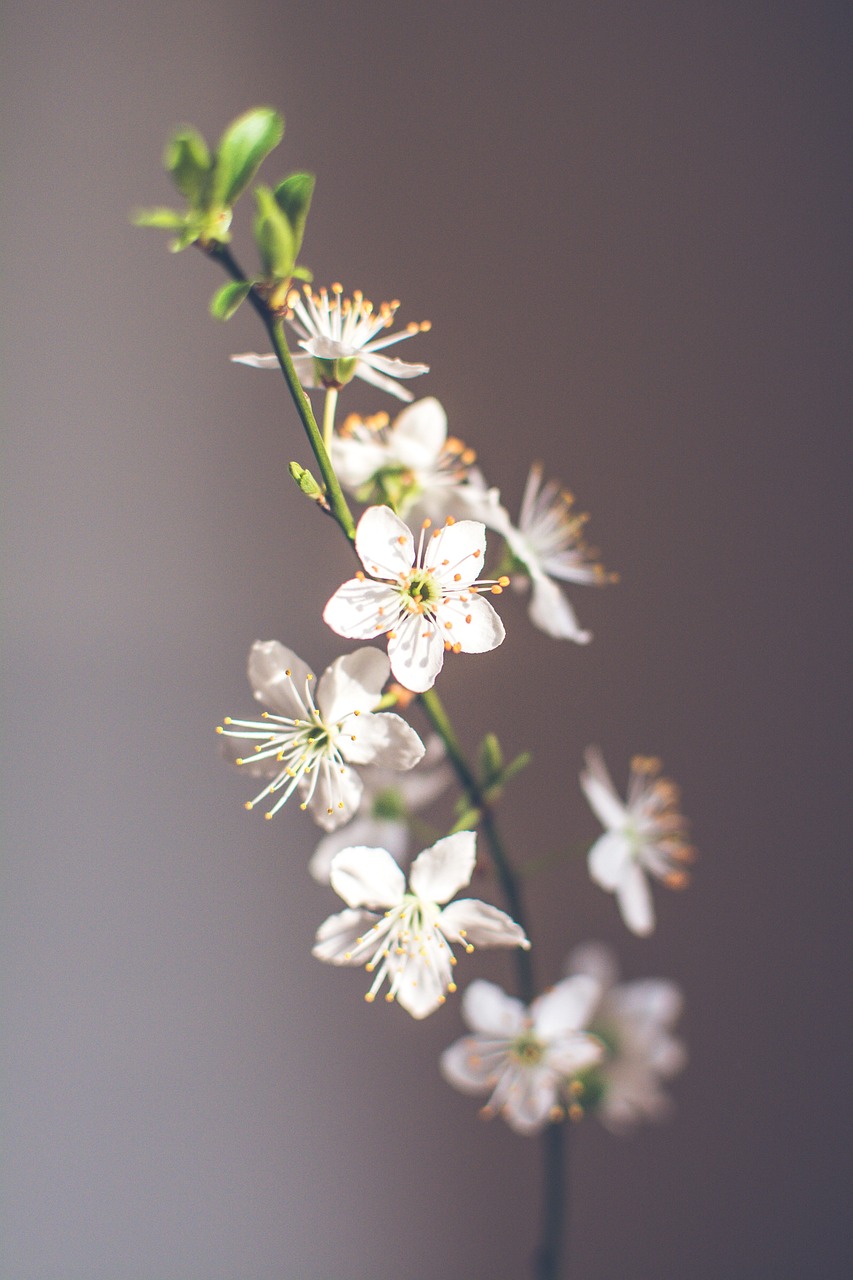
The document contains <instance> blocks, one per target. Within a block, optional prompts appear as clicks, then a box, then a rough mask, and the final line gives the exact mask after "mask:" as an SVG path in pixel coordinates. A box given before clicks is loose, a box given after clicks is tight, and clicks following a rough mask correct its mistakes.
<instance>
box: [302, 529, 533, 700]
mask: <svg viewBox="0 0 853 1280" xmlns="http://www.w3.org/2000/svg"><path fill="white" fill-rule="evenodd" d="M427 523H428V522H425V526H424V528H422V529H421V533H420V540H419V543H418V547H417V549H416V548H415V542H414V538H413V536H412V533H411V530H410V529H409V528H408V526H407V525H405V524H404V523H403V521H402V520H401V519H400V517H399V516H396V515H395V514H394V512H393V511H392V510H391V509H390V507H368V509H367V511H365V512H364V514H363V515H362V517H361V519H360V520H359V522H358V528H357V530H356V538H355V548H356V551H357V552H358V555H359V558H360V559H361V562H362V564H363V565H364V572H361V573H358V574H356V576H355V577H354V578H351V579H350V580H349V581H348V582H345V583H344V584H343V586H341V587H339V588H338V590H337V591H336V592H335V594H334V595H333V596H332V598H331V600H329V602H328V604H327V605H326V608H325V610H324V611H323V617H324V619H325V621H326V622H327V623H328V625H329V626H330V627H331V628H332V630H333V631H336V632H337V633H338V635H341V636H348V637H349V638H350V639H352V640H372V639H374V638H376V637H377V636H380V635H382V634H385V635H387V637H388V656H389V658H390V660H391V670H392V671H393V673H394V676H395V678H396V679H397V680H398V681H399V682H400V684H402V685H404V686H405V687H406V688H407V689H411V690H412V691H414V692H415V693H422V692H423V691H424V690H426V689H430V688H432V686H433V684H434V683H435V678H436V676H437V675H438V673H439V671H440V670H441V667H442V664H443V662H444V654H445V651H446V650H448V651H449V650H452V651H453V652H455V653H485V652H486V651H487V650H489V649H494V648H496V647H497V645H499V644H500V643H501V641H502V640H503V638H504V628H503V623H502V622H501V620H500V618H499V617H498V615H497V614H496V613H495V611H494V609H493V608H492V606H491V605H490V604H489V602H488V601H487V600H484V599H483V598H482V596H481V595H480V591H481V590H483V589H484V588H485V589H488V590H490V591H491V592H493V593H500V591H501V590H502V589H503V586H505V585H506V584H507V583H508V581H509V580H508V579H507V578H503V579H500V580H499V581H498V582H494V581H484V580H480V579H477V573H478V571H479V570H480V568H481V567H482V564H483V554H484V552H485V549H486V531H485V527H484V526H483V524H482V523H480V522H479V521H476V520H459V521H448V523H447V524H445V525H442V526H441V527H440V528H437V529H434V530H433V531H432V532H431V533H429V534H427ZM366 575H369V576H366Z"/></svg>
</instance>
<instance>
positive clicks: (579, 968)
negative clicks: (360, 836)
mask: <svg viewBox="0 0 853 1280" xmlns="http://www.w3.org/2000/svg"><path fill="white" fill-rule="evenodd" d="M364 843H365V844H366V843H367V841H365V842H364ZM566 973H567V974H568V975H572V974H575V973H585V974H588V975H589V977H590V978H595V980H596V982H597V983H598V985H599V986H600V988H601V990H602V992H606V991H608V990H609V989H610V987H612V986H613V985H614V983H616V982H617V981H618V980H619V966H618V964H617V962H616V956H615V955H614V953H613V949H612V948H611V947H608V946H606V945H605V944H604V943H603V942H583V943H581V945H580V946H578V947H574V948H573V949H572V951H571V953H570V954H569V958H568V960H567V961H566Z"/></svg>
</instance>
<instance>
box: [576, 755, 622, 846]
mask: <svg viewBox="0 0 853 1280" xmlns="http://www.w3.org/2000/svg"><path fill="white" fill-rule="evenodd" d="M584 759H585V760H586V768H585V769H583V770H582V772H581V778H580V782H581V786H582V788H583V791H584V795H585V796H586V798H587V800H588V801H589V805H590V808H591V809H592V811H593V813H594V814H595V816H596V817H597V818H598V820H599V822H600V823H601V825H602V826H603V827H607V828H608V829H609V830H611V831H613V830H619V829H620V828H622V827H624V826H625V823H626V821H627V818H628V811H627V809H626V808H625V805H624V804H623V803H622V801H621V800H620V799H619V796H618V794H617V791H616V788H615V787H614V785H613V780H612V779H611V777H610V774H609V772H608V769H607V765H606V764H605V763H604V757H603V756H602V754H601V752H600V751H599V750H598V748H597V747H589V748H587V751H586V752H585V755H584Z"/></svg>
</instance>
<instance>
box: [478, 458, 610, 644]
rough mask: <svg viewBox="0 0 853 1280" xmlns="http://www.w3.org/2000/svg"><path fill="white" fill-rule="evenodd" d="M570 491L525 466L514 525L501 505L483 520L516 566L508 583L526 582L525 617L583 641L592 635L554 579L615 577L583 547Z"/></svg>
mask: <svg viewBox="0 0 853 1280" xmlns="http://www.w3.org/2000/svg"><path fill="white" fill-rule="evenodd" d="M573 507H574V497H573V496H572V494H570V493H568V492H567V491H566V490H565V489H562V488H561V487H560V485H559V484H557V482H556V481H554V480H549V481H548V482H547V484H545V485H544V486H543V484H542V468H541V466H540V465H539V464H538V463H534V465H533V466H532V467H531V468H530V474H529V475H528V477H527V484H526V485H525V488H524V497H523V498H522V502H521V512H520V514H519V519H518V526H517V527H516V526H515V525H514V524H513V523H512V521H511V520H510V518H509V515H508V514H507V512H506V511H505V510H504V508H503V507H500V508H498V509H497V510H496V511H494V512H493V513H492V515H491V517H489V516H484V517H483V518H484V519H485V521H486V524H487V525H488V526H489V527H490V528H493V529H495V530H496V531H497V532H498V533H500V534H501V535H502V536H503V537H504V538H505V539H506V542H507V545H508V546H509V549H510V551H511V552H512V554H513V557H514V558H515V560H516V562H517V563H518V566H519V570H520V572H519V573H515V572H514V573H513V574H512V582H513V586H524V585H525V584H526V583H527V582H529V584H530V589H531V594H530V608H529V611H528V612H529V616H530V621H531V622H532V623H533V625H534V626H536V627H538V628H539V629H540V631H544V632H546V634H548V635H549V636H554V637H555V638H556V639H558V640H574V641H576V642H577V643H578V644H587V643H588V642H589V641H590V640H591V639H592V635H591V633H590V632H589V631H583V630H582V629H581V627H580V624H579V622H578V620H577V616H576V615H575V611H574V609H573V608H572V606H571V604H570V603H569V601H568V599H567V598H566V596H565V595H564V593H563V591H562V589H561V588H560V586H559V585H558V582H580V583H585V584H596V585H599V586H600V585H603V584H604V583H606V582H614V581H615V580H616V575H615V574H611V573H607V572H606V571H605V569H604V568H603V567H602V566H601V565H600V564H598V563H597V562H596V559H595V557H596V554H597V553H596V552H595V551H593V550H592V549H591V548H589V547H587V545H586V543H585V542H584V540H583V536H582V531H583V526H584V524H585V523H586V520H587V517H586V516H585V515H582V514H579V513H578V512H576V511H575V510H574V509H573Z"/></svg>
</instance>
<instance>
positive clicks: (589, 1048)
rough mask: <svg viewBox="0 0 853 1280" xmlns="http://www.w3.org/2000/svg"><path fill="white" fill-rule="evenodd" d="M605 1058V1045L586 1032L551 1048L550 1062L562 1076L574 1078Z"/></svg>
mask: <svg viewBox="0 0 853 1280" xmlns="http://www.w3.org/2000/svg"><path fill="white" fill-rule="evenodd" d="M603 1057H604V1045H603V1044H602V1043H601V1041H600V1040H596V1038H595V1036H593V1035H588V1034H587V1032H585V1031H575V1032H573V1033H571V1034H570V1035H567V1036H564V1037H562V1038H561V1039H560V1040H558V1041H557V1043H556V1044H554V1045H553V1046H552V1048H551V1051H550V1052H549V1054H548V1062H549V1064H550V1065H551V1066H552V1067H553V1068H554V1070H555V1071H558V1072H559V1073H560V1075H561V1076H573V1075H576V1074H577V1073H578V1072H579V1071H585V1070H586V1069H587V1067H594V1066H596V1065H597V1064H598V1063H600V1062H601V1060H602V1059H603Z"/></svg>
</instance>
